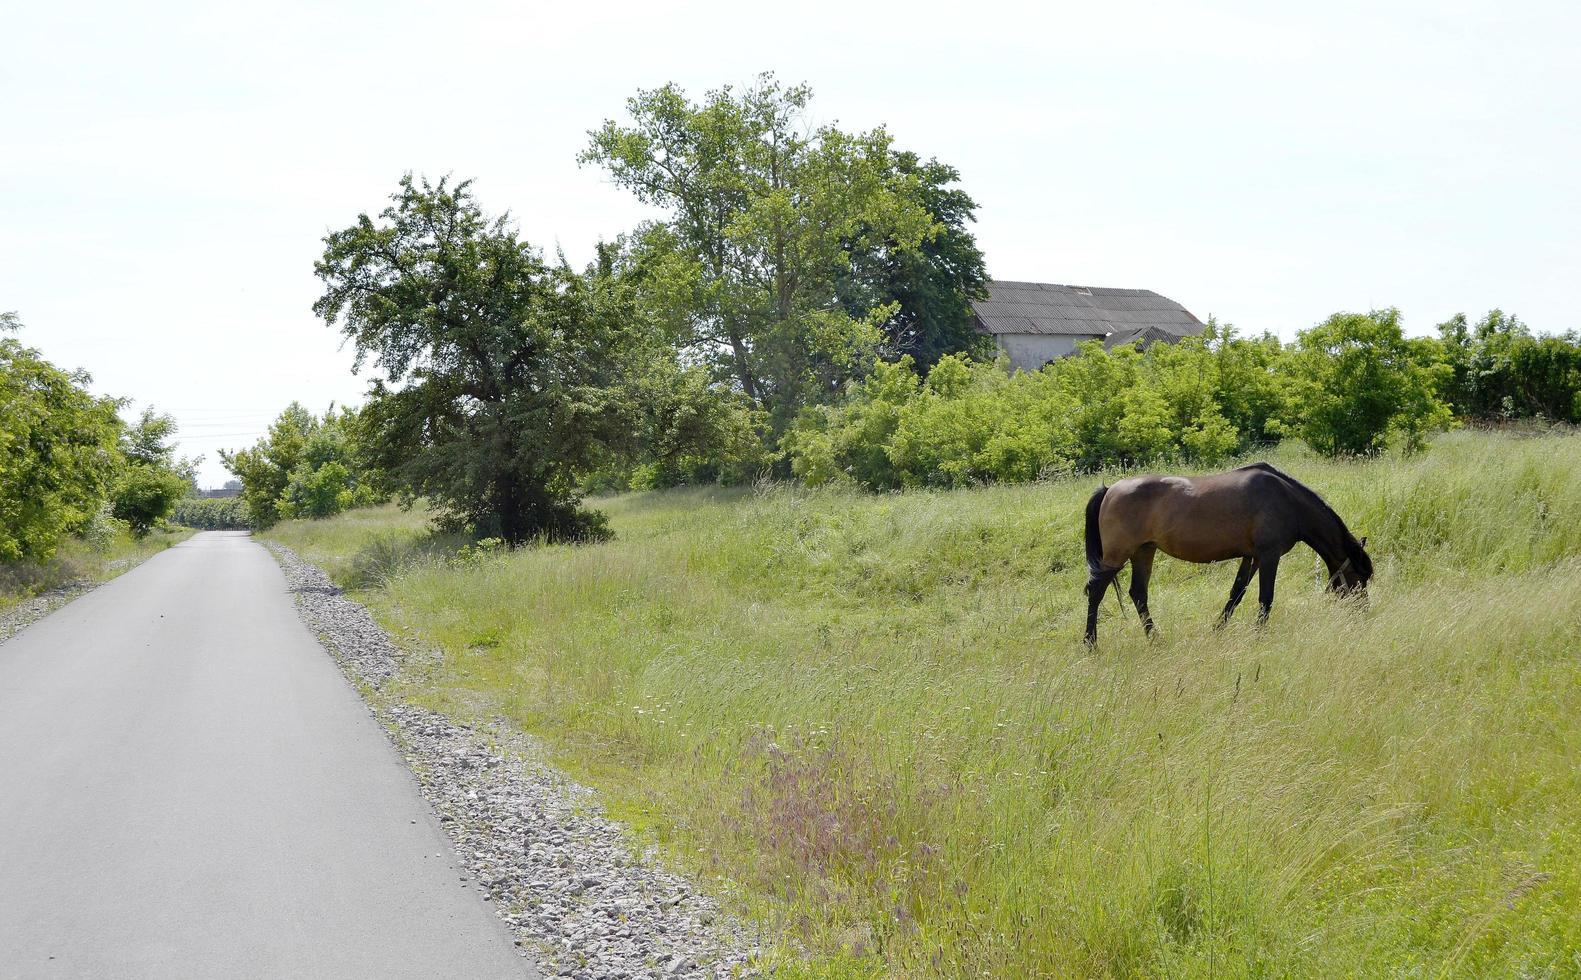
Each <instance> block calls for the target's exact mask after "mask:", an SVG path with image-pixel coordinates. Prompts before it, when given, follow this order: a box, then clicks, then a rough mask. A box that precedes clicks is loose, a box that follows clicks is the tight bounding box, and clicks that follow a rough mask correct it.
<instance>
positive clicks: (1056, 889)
mask: <svg viewBox="0 0 1581 980" xmlns="http://www.w3.org/2000/svg"><path fill="white" fill-rule="evenodd" d="M1272 458H1273V459H1274V460H1275V461H1276V462H1277V463H1278V464H1279V465H1281V466H1284V467H1286V468H1288V469H1289V470H1290V471H1291V472H1293V473H1295V474H1296V475H1298V476H1299V477H1301V478H1302V479H1304V480H1306V481H1309V482H1310V484H1311V485H1312V486H1314V487H1316V488H1317V489H1319V491H1320V492H1322V493H1324V494H1325V495H1326V496H1327V497H1328V498H1329V499H1330V501H1331V502H1332V503H1333V504H1334V505H1335V507H1336V508H1337V509H1338V510H1339V512H1340V513H1341V514H1343V515H1345V516H1346V518H1347V519H1348V520H1349V521H1350V522H1351V525H1352V527H1353V529H1355V530H1356V532H1357V533H1358V534H1365V535H1369V536H1370V537H1371V550H1372V552H1373V554H1374V556H1375V558H1376V561H1377V566H1378V576H1377V578H1376V580H1375V582H1374V586H1373V589H1372V595H1371V604H1370V606H1369V607H1368V608H1367V609H1365V610H1362V609H1358V608H1355V607H1354V606H1352V605H1348V604H1341V603H1336V602H1334V601H1332V600H1331V599H1329V598H1328V597H1327V596H1326V595H1324V594H1323V593H1322V590H1321V581H1320V576H1319V574H1318V572H1317V567H1316V560H1315V558H1314V557H1313V556H1312V555H1311V553H1310V552H1309V551H1307V550H1306V549H1305V548H1300V549H1298V550H1297V551H1296V552H1294V553H1292V555H1291V556H1290V558H1289V559H1288V560H1287V561H1286V563H1285V565H1284V567H1283V571H1284V574H1283V576H1282V580H1281V590H1280V593H1279V597H1278V601H1277V603H1276V606H1275V611H1274V618H1273V622H1272V624H1271V626H1270V627H1269V628H1268V630H1267V631H1266V632H1258V631H1257V630H1255V629H1254V628H1253V627H1252V618H1253V613H1254V611H1255V606H1254V604H1253V603H1251V602H1249V603H1248V604H1247V605H1246V606H1244V607H1243V608H1242V610H1241V612H1240V615H1239V617H1238V619H1237V622H1236V623H1234V624H1233V625H1232V626H1231V627H1230V628H1229V629H1227V630H1225V631H1224V632H1222V633H1215V632H1212V631H1211V630H1210V629H1209V623H1210V621H1211V619H1212V618H1213V616H1214V614H1215V613H1216V612H1217V610H1218V609H1219V607H1220V606H1221V605H1222V603H1223V601H1224V596H1225V594H1226V593H1227V591H1228V588H1229V582H1230V578H1231V576H1232V572H1233V567H1232V566H1230V565H1219V566H1211V567H1208V568H1203V567H1198V566H1188V565H1183V564H1181V563H1177V562H1174V561H1173V560H1168V559H1164V558H1161V559H1160V561H1159V565H1158V568H1157V572H1156V574H1155V577H1154V592H1153V609H1154V614H1155V616H1157V617H1158V620H1159V623H1160V626H1161V629H1162V631H1163V634H1162V636H1161V637H1160V638H1159V639H1158V640H1157V641H1156V642H1154V643H1152V644H1149V643H1147V642H1146V641H1145V640H1144V639H1143V638H1142V636H1141V632H1140V629H1139V627H1138V625H1137V623H1136V619H1135V617H1134V615H1128V616H1126V617H1125V618H1121V617H1120V616H1119V615H1118V612H1117V607H1116V605H1115V603H1114V601H1113V599H1112V598H1111V599H1109V600H1107V601H1106V603H1105V607H1104V609H1105V615H1104V620H1103V622H1102V632H1103V638H1102V641H1101V643H1100V646H1099V648H1098V650H1097V651H1096V652H1091V653H1089V652H1088V651H1086V650H1085V649H1083V647H1082V646H1081V644H1080V642H1079V634H1080V630H1081V617H1082V614H1083V612H1084V609H1083V606H1082V599H1081V584H1082V581H1083V579H1084V575H1085V572H1084V569H1083V564H1082V559H1081V548H1080V544H1079V526H1080V513H1081V504H1082V503H1083V502H1084V501H1085V498H1086V495H1087V494H1088V492H1089V491H1090V490H1091V488H1092V487H1093V486H1094V485H1095V484H1096V482H1097V480H1096V479H1095V478H1090V477H1088V478H1080V479H1076V480H1071V481H1059V482H1053V483H1048V484H1042V485H1035V486H1021V487H996V488H985V489H981V490H971V491H959V492H952V493H907V494H900V495H892V496H862V495H853V494H845V493H832V492H831V493H811V492H806V491H801V490H795V489H789V488H781V489H773V490H770V491H767V492H759V493H752V492H725V491H706V490H704V491H687V492H673V493H661V494H648V495H631V496H625V497H620V498H616V499H613V500H609V501H605V502H602V504H601V506H603V507H604V508H605V509H606V510H607V511H608V512H609V514H610V516H611V518H612V519H613V522H614V527H615V529H616V531H617V532H618V534H619V538H618V540H616V541H614V542H612V543H609V544H604V545H598V546H594V547H583V548H565V547H550V548H541V549H535V550H524V551H520V552H517V553H515V554H511V555H508V556H501V557H495V558H487V559H484V560H481V561H476V562H473V563H471V564H467V565H462V566H456V565H453V564H452V565H447V564H445V563H443V562H440V561H437V560H430V561H426V562H419V563H417V564H415V565H411V566H409V567H406V568H404V569H403V570H400V571H397V572H395V573H394V574H391V575H389V576H387V577H380V576H378V575H377V574H375V573H376V572H377V571H378V569H379V568H380V567H389V565H390V559H391V557H392V556H395V555H399V554H401V553H402V552H404V551H407V550H409V549H411V548H412V547H414V544H415V542H417V540H418V539H419V537H420V536H421V535H422V533H423V532H422V529H421V527H420V519H419V518H418V517H416V516H413V515H403V514H400V513H399V512H397V511H394V510H377V511H363V512H359V513H355V514H350V515H346V516H344V517H342V518H341V519H338V520H335V521H330V522H323V523H317V524H305V523H297V524H289V525H285V526H282V527H281V528H280V529H279V530H278V531H277V532H275V536H276V537H278V538H279V539H280V540H282V541H284V542H286V543H288V544H290V545H291V546H293V547H295V548H297V549H298V550H299V551H300V552H302V553H303V554H304V555H305V556H306V557H309V558H312V559H314V560H316V561H319V562H321V563H323V564H325V565H326V566H327V567H328V568H329V569H330V570H331V571H332V573H333V574H335V575H337V576H338V577H339V578H340V579H341V580H342V581H344V582H347V583H350V584H352V585H354V586H357V585H361V586H362V589H361V597H362V598H363V599H364V601H366V602H368V603H369V604H370V605H371V607H372V608H373V609H374V611H375V613H376V614H377V615H378V616H379V618H380V619H381V620H382V621H383V622H384V623H386V624H387V625H389V626H390V627H392V628H393V629H394V630H396V631H397V632H398V633H402V634H405V635H408V636H412V637H416V638H418V639H419V640H420V641H421V642H423V643H430V644H435V645H438V646H439V647H441V648H442V649H443V650H444V651H445V654H446V656H445V658H444V663H443V665H442V666H440V667H437V668H435V669H434V670H433V672H432V673H431V674H428V675H426V676H421V677H411V678H408V679H406V680H405V681H404V684H405V690H406V694H407V696H409V697H413V698H415V699H417V700H419V701H422V702H425V703H428V704H430V705H432V706H435V707H438V708H439V709H441V710H444V711H447V712H450V713H452V714H454V715H457V716H460V717H469V716H471V717H491V716H503V717H505V718H507V719H509V720H510V721H511V722H512V723H514V724H515V725H517V726H519V727H520V728H521V729H523V730H526V731H529V732H532V733H535V734H537V735H540V736H542V737H543V738H544V739H546V740H547V742H548V743H549V744H550V745H551V746H552V747H553V748H554V749H555V751H556V752H557V753H558V756H559V760H560V761H561V762H562V764H564V765H566V766H568V767H569V768H571V769H572V770H573V771H575V772H577V773H578V774H580V775H581V776H583V778H585V779H587V780H589V781H591V782H592V783H594V784H595V785H597V786H599V787H600V788H602V789H603V790H604V791H605V792H606V793H607V795H608V797H609V798H610V800H611V801H612V803H613V808H614V811H615V813H616V815H618V816H621V817H623V818H626V819H629V820H632V821H633V822H634V823H635V824H636V825H637V826H638V827H640V828H642V829H643V830H644V831H645V832H648V833H651V834H652V835H654V836H655V837H656V838H657V839H659V840H661V841H662V842H663V843H664V845H665V846H666V847H667V848H668V850H669V852H670V853H671V855H672V856H673V857H674V859H675V860H676V861H678V862H679V863H681V864H682V865H684V866H686V867H689V868H690V869H691V870H692V871H694V872H695V873H697V874H699V875H702V876H714V875H719V876H724V877H725V878H726V879H728V881H729V882H731V883H732V885H731V887H732V888H733V889H734V893H735V894H736V895H737V896H738V897H739V898H740V900H741V901H742V902H744V904H745V906H746V907H747V908H749V909H750V910H751V911H752V912H753V913H754V914H755V915H757V916H759V917H760V918H761V920H762V921H764V922H766V923H768V924H769V928H770V929H771V931H773V932H774V933H775V934H776V935H779V936H785V937H792V938H794V939H796V940H799V941H801V942H803V943H805V944H806V945H807V946H808V947H809V948H810V949H811V950H812V951H813V952H814V954H815V957H814V959H813V961H812V963H811V964H804V965H803V967H800V968H796V969H794V970H793V972H795V973H800V972H801V969H803V968H804V969H806V970H807V971H808V972H812V973H819V974H827V975H842V976H843V975H864V974H874V975H892V976H906V977H959V976H979V975H992V976H1004V977H1012V976H1014V977H1020V976H1070V975H1104V974H1109V975H1121V976H1134V975H1160V976H1162V975H1168V976H1185V975H1207V974H1210V973H1211V974H1217V975H1226V976H1236V975H1269V976H1287V975H1332V976H1342V975H1345V976H1354V975H1381V974H1387V975H1401V976H1440V975H1451V976H1494V975H1497V976H1516V975H1528V976H1549V975H1575V974H1576V973H1577V972H1578V971H1581V960H1578V959H1577V955H1578V954H1577V952H1576V951H1577V950H1581V914H1578V911H1577V910H1578V909H1581V804H1578V801H1581V765H1578V762H1577V760H1581V656H1578V651H1581V437H1577V436H1574V435H1571V436H1549V437H1543V438H1528V439H1520V438H1514V437H1510V436H1495V435H1487V434H1478V433H1458V434H1453V435H1450V436H1445V437H1442V438H1440V439H1439V440H1438V442H1437V443H1436V444H1435V446H1434V447H1433V448H1432V450H1431V451H1430V452H1428V453H1427V454H1425V455H1423V456H1419V457H1416V458H1412V459H1405V460H1401V459H1385V460H1378V461H1373V462H1367V463H1331V462H1322V461H1319V460H1316V459H1313V458H1311V457H1309V456H1305V455H1302V454H1301V453H1300V452H1298V451H1297V450H1295V449H1282V450H1280V451H1278V452H1277V453H1276V454H1274V456H1273V457H1272ZM1051 565H1052V566H1053V571H1052V573H1051V571H1050V566H1051Z"/></svg>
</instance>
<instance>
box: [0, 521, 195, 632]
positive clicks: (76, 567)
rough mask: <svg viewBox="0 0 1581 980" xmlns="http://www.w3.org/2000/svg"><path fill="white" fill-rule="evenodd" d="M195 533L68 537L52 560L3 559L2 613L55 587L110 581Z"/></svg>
mask: <svg viewBox="0 0 1581 980" xmlns="http://www.w3.org/2000/svg"><path fill="white" fill-rule="evenodd" d="M194 533H196V532H194V531H192V530H191V529H190V528H184V527H171V528H168V529H164V530H158V531H154V532H152V533H150V534H149V535H148V536H147V537H146V538H143V539H142V540H138V539H136V538H134V537H132V535H131V534H130V533H128V532H126V531H122V532H120V533H118V534H116V536H115V538H114V539H113V540H112V541H110V542H109V543H107V544H105V545H103V546H102V547H96V546H94V545H92V544H89V543H88V542H86V541H83V540H82V539H80V538H74V537H67V538H66V539H65V540H64V541H62V542H61V544H60V547H59V548H58V549H57V550H56V552H55V557H53V558H51V559H50V560H49V561H30V562H0V613H3V612H5V611H6V610H7V609H10V608H12V607H13V606H15V605H16V604H17V603H19V602H22V601H24V600H26V599H28V598H31V597H32V596H35V595H38V594H39V593H41V592H47V591H49V590H51V589H59V588H64V587H66V586H71V585H92V584H98V583H100V582H106V581H108V580H110V579H112V578H115V577H116V576H117V575H119V574H121V573H122V572H124V571H126V570H128V569H131V568H135V567H137V565H138V564H139V563H141V562H142V561H143V560H144V559H146V558H150V557H152V556H154V555H157V554H158V553H159V552H161V551H164V550H165V549H166V548H168V547H170V546H171V545H173V544H178V543H179V542H182V541H185V540H186V539H187V538H190V537H192V535H193V534H194Z"/></svg>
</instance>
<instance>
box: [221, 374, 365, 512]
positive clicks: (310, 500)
mask: <svg viewBox="0 0 1581 980" xmlns="http://www.w3.org/2000/svg"><path fill="white" fill-rule="evenodd" d="M359 424H360V419H359V415H358V413H357V412H355V411H353V410H351V409H349V408H345V407H342V408H340V409H339V410H338V411H337V410H336V409H335V408H334V406H331V407H330V409H329V411H327V412H325V413H324V417H323V418H318V417H316V416H315V415H314V414H313V413H312V412H310V411H308V410H307V409H306V408H304V407H303V406H302V405H301V404H300V403H298V402H292V403H291V404H290V405H288V406H287V407H286V409H285V411H284V412H281V413H280V417H279V418H277V419H275V421H274V422H273V424H271V425H270V426H269V432H268V434H267V435H266V436H264V438H262V439H260V440H258V442H257V443H256V444H254V445H253V446H252V447H251V448H249V449H242V450H238V451H236V452H225V451H223V450H222V451H221V452H220V459H222V460H223V461H224V462H225V465H226V466H227V467H228V468H229V469H230V471H231V472H232V473H235V474H236V475H237V477H239V478H240V480H241V485H242V499H243V500H244V501H246V504H247V512H248V515H249V520H251V521H252V522H253V523H254V525H255V526H257V527H264V528H266V527H271V526H273V525H274V524H275V523H276V522H278V521H279V520H281V519H282V518H292V517H315V518H316V517H330V516H332V515H334V514H338V513H340V512H341V511H343V510H347V509H349V508H352V507H359V506H364V505H367V504H371V503H375V502H377V501H378V500H380V499H383V495H382V493H381V492H380V489H379V486H378V480H377V474H375V473H372V472H370V471H369V470H368V468H367V466H366V465H365V464H364V461H363V460H362V458H361V457H362V453H361V450H360V443H359V441H358V436H357V433H358V427H359Z"/></svg>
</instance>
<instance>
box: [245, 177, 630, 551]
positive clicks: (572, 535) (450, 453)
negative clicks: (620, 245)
mask: <svg viewBox="0 0 1581 980" xmlns="http://www.w3.org/2000/svg"><path fill="white" fill-rule="evenodd" d="M391 200H392V203H391V205H390V206H389V207H387V208H386V209H385V210H384V211H383V212H382V213H381V214H380V215H379V217H378V219H377V220H375V219H374V218H371V217H369V216H368V215H366V214H364V215H361V216H359V217H358V219H357V221H356V223H355V224H353V225H352V226H350V227H348V228H346V229H343V230H341V231H337V232H334V233H332V234H330V235H329V236H328V237H327V238H325V240H324V241H325V249H324V256H323V258H322V259H321V260H320V261H319V262H318V263H317V267H316V268H317V273H318V276H319V278H320V280H322V282H323V284H324V294H323V296H322V297H320V299H319V300H318V302H317V303H315V304H314V307H313V308H314V311H315V312H317V313H318V314H319V315H320V316H322V317H323V318H324V319H325V320H326V321H327V322H328V323H330V324H332V325H335V324H338V325H339V326H340V327H341V330H342V332H343V333H344V334H345V336H346V337H347V338H348V339H349V340H351V342H352V343H353V345H354V346H355V347H356V351H357V360H356V363H357V367H358V369H359V370H360V369H361V368H362V367H363V366H364V365H365V364H366V363H367V361H368V360H370V359H372V360H373V361H374V362H375V363H376V364H377V366H378V367H379V368H380V369H381V370H382V372H383V376H382V377H376V378H375V379H374V380H373V382H372V385H371V387H370V390H369V397H368V401H367V403H366V405H365V406H364V408H363V410H362V418H361V422H360V424H359V429H360V430H361V432H362V437H363V439H364V440H365V451H366V453H367V455H368V458H369V459H370V460H371V461H372V462H373V464H374V465H375V466H376V467H377V468H378V469H380V470H382V471H383V473H384V474H385V476H386V477H387V478H388V480H389V482H390V485H391V486H392V487H393V488H394V489H395V490H397V491H398V492H399V493H400V494H401V495H402V497H403V499H405V500H408V501H410V500H412V499H414V498H416V497H419V496H421V497H426V498H427V499H428V500H429V501H430V502H431V503H432V504H434V505H435V506H436V507H438V508H439V509H440V510H441V511H442V513H443V515H444V517H445V519H446V522H447V523H449V524H452V525H470V526H471V527H472V528H473V529H474V530H476V531H477V532H478V533H480V534H485V535H490V536H498V537H501V538H504V539H505V540H506V541H508V542H511V543H513V544H515V543H520V542H523V541H526V540H528V539H530V538H533V537H537V536H546V537H550V538H556V539H580V538H589V537H597V536H600V535H602V534H604V533H606V531H605V525H604V522H603V520H602V517H601V515H597V514H590V513H588V512H585V511H583V510H581V509H580V508H579V506H578V504H579V502H580V498H579V493H578V489H577V488H578V477H579V475H580V474H582V473H583V472H585V471H586V470H587V469H590V468H591V466H592V465H593V464H594V463H595V462H596V460H597V459H598V458H599V456H600V455H601V454H602V453H603V452H605V451H606V448H607V446H608V445H610V444H611V443H612V442H615V441H617V440H618V439H619V438H621V437H622V436H623V434H624V433H623V432H622V430H623V429H628V430H629V423H630V420H629V415H628V406H627V403H626V402H625V401H624V400H623V399H624V398H625V393H624V392H622V391H619V390H617V388H616V382H617V380H618V379H620V377H621V376H622V372H623V369H624V367H625V366H626V363H627V362H626V360H623V358H625V359H629V358H630V357H631V356H633V354H634V353H635V352H639V351H640V350H641V349H642V348H643V346H644V339H643V330H642V322H641V321H640V319H639V318H637V316H636V315H635V311H634V310H633V309H632V307H631V303H630V299H631V296H630V291H629V290H628V289H625V288H623V286H622V284H621V282H620V280H619V278H618V277H616V276H614V275H612V274H610V265H611V262H610V260H609V257H608V256H607V255H605V256H603V257H602V258H601V266H602V268H595V269H593V270H590V271H589V273H588V274H587V275H585V276H584V275H577V274H576V273H575V272H573V271H572V270H571V269H570V268H569V267H567V266H566V264H565V263H564V261H563V260H562V262H561V263H560V264H559V265H557V266H550V265H547V264H545V262H544V260H543V258H542V257H541V255H540V254H539V252H538V251H537V250H536V249H534V248H533V247H532V246H531V245H530V244H528V243H527V242H526V241H523V240H522V239H521V238H520V237H519V236H518V234H517V232H516V229H515V228H514V226H513V225H512V224H511V222H510V220H509V216H508V215H502V216H500V217H498V218H493V219H490V218H489V217H487V216H486V215H485V214H484V213H483V211H482V210H481V208H480V207H479V206H478V204H477V203H476V201H475V200H474V198H473V196H472V192H471V189H470V184H469V183H468V182H465V181H463V182H461V183H458V184H455V185H451V184H450V182H449V181H448V180H440V181H439V182H438V183H437V184H431V183H430V182H429V181H428V180H426V179H424V180H422V181H420V182H419V181H416V180H414V179H413V178H412V177H411V175H407V176H406V177H405V178H403V179H402V180H401V184H400V189H399V191H397V192H396V193H395V194H394V195H392V198H391ZM244 479H245V478H244Z"/></svg>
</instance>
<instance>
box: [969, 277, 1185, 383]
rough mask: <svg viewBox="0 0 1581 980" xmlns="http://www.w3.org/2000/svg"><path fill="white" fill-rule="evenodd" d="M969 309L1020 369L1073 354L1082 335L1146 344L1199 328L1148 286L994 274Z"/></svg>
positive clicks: (1180, 308)
mask: <svg viewBox="0 0 1581 980" xmlns="http://www.w3.org/2000/svg"><path fill="white" fill-rule="evenodd" d="M972 311H973V313H974V314H975V315H974V317H973V320H974V321H975V324H976V327H977V330H978V332H980V333H986V334H992V335H993V338H994V340H995V341H996V342H997V343H998V344H999V348H1000V350H1003V351H1004V352H1005V353H1006V354H1007V355H1009V357H1010V366H1011V368H1012V369H1015V370H1022V371H1035V370H1037V369H1038V368H1040V367H1042V366H1043V365H1045V364H1047V363H1048V362H1049V361H1052V360H1053V359H1054V358H1056V357H1064V356H1066V355H1067V354H1073V353H1075V352H1076V345H1077V344H1080V343H1082V342H1083V341H1087V340H1101V341H1103V342H1104V344H1105V346H1108V347H1114V346H1116V345H1119V344H1130V343H1135V342H1137V341H1140V342H1141V343H1142V344H1143V345H1144V346H1145V345H1147V344H1151V343H1153V342H1155V341H1159V340H1164V341H1169V342H1171V343H1173V342H1174V341H1177V340H1179V339H1180V338H1182V337H1194V336H1196V335H1197V334H1200V333H1202V321H1201V320H1198V319H1197V318H1196V317H1194V316H1192V315H1191V311H1189V310H1187V309H1186V308H1185V307H1184V306H1181V305H1180V304H1179V303H1177V302H1175V301H1174V300H1172V299H1169V298H1167V297H1164V296H1160V295H1158V294H1157V293H1155V292H1153V291H1152V290H1151V289H1109V288H1105V287H1102V286H1090V287H1089V286H1061V285H1058V284H1055V283H1047V282H1009V281H1006V280H994V281H993V282H990V283H989V284H988V298H987V299H984V300H978V301H976V302H974V303H973V304H972Z"/></svg>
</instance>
